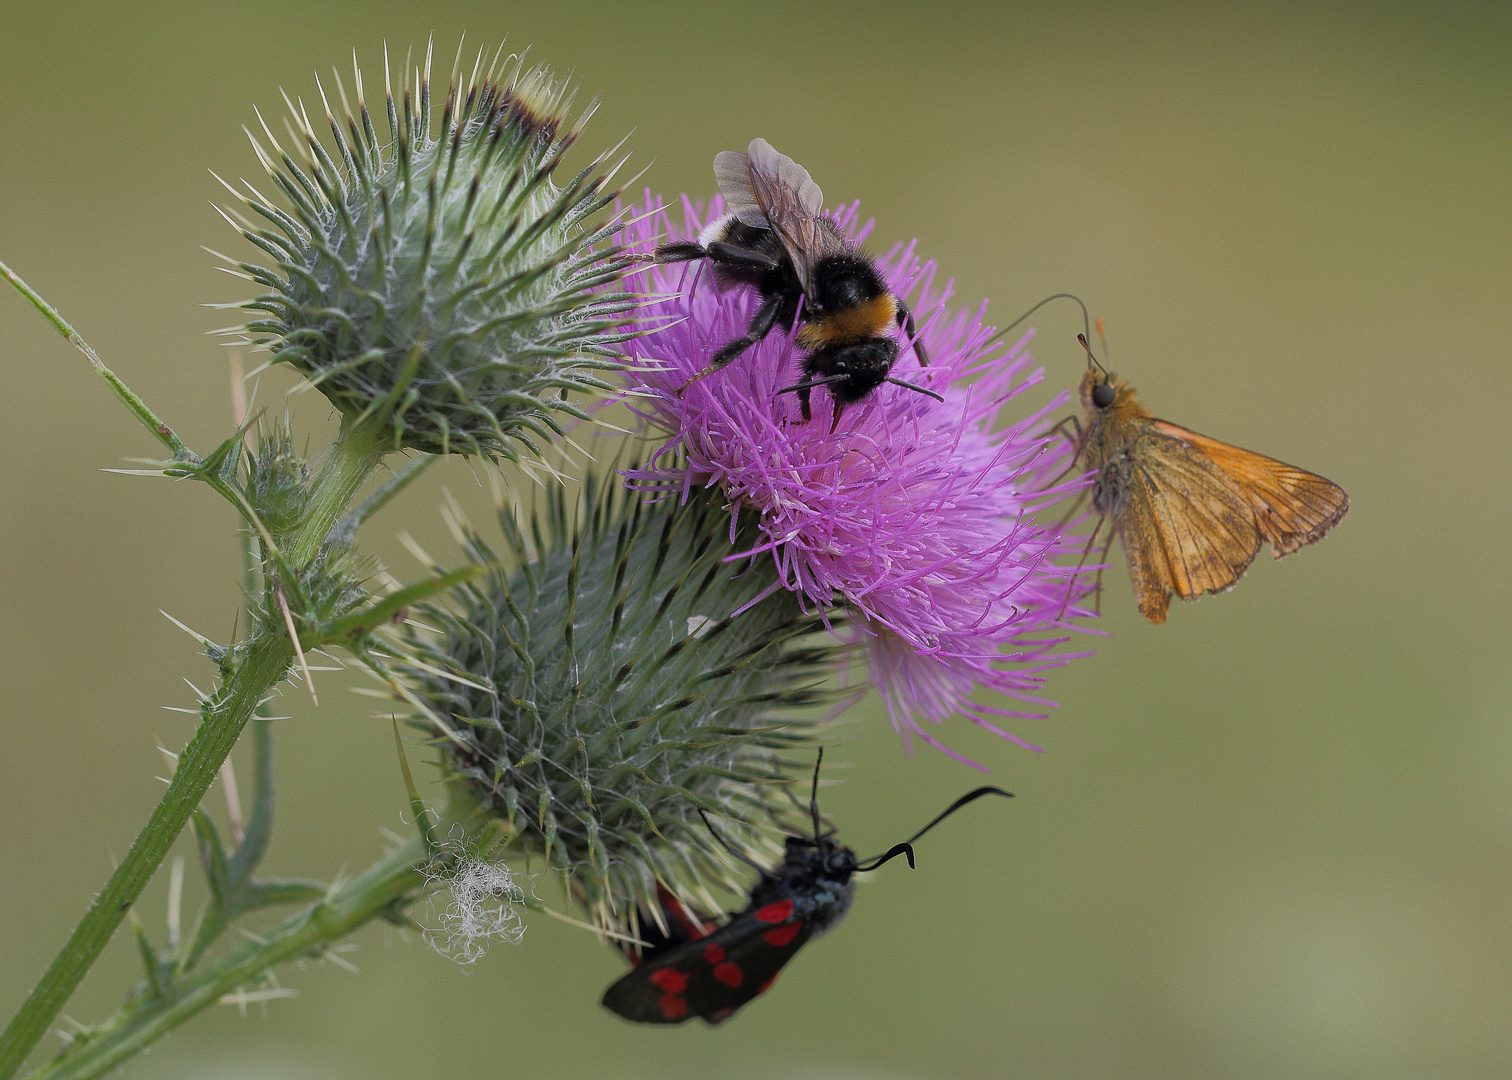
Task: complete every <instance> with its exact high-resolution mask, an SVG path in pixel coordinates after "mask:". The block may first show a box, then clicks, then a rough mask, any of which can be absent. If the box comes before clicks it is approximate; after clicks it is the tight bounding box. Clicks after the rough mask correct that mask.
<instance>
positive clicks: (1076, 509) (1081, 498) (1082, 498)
mask: <svg viewBox="0 0 1512 1080" xmlns="http://www.w3.org/2000/svg"><path fill="white" fill-rule="evenodd" d="M1086 501H1087V493H1086V491H1085V490H1084V491H1082V493H1081V494H1080V495H1078V496H1077V497H1076V501H1075V502H1073V503H1072V504H1071V509H1069V510H1067V511H1066V516H1065V517H1063V518H1061V519H1060V520H1059V521H1058V522H1056V523H1055V531H1056V532H1060V531H1061V530H1062V529H1064V528H1065V527H1066V526H1067V525H1068V524H1070V522H1071V519H1072V518H1074V517H1076V516H1077V515H1078V514H1080V513H1081V511H1082V504H1083V503H1085V502H1086Z"/></svg>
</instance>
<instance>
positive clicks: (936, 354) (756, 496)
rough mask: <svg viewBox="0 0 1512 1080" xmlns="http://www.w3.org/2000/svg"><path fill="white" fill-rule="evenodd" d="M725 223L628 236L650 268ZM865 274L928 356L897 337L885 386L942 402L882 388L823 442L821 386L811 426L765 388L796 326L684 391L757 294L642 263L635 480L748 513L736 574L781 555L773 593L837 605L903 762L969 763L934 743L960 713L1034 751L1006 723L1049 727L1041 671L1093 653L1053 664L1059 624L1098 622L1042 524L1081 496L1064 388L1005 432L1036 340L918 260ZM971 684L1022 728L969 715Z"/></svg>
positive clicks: (855, 226)
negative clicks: (649, 256) (1003, 327)
mask: <svg viewBox="0 0 1512 1080" xmlns="http://www.w3.org/2000/svg"><path fill="white" fill-rule="evenodd" d="M720 209H721V203H720V201H719V199H718V198H717V197H716V198H715V199H713V200H712V201H711V202H710V203H709V205H708V211H707V216H705V215H704V214H701V213H700V207H699V206H697V205H695V204H694V203H692V202H691V201H690V200H688V199H686V198H684V199H683V200H682V207H681V213H680V214H678V215H675V216H674V215H673V214H672V213H670V212H668V210H667V208H666V207H664V206H663V205H662V204H661V203H660V202H659V201H654V200H653V199H652V197H651V196H650V194H649V193H648V194H647V203H646V204H645V205H644V206H641V207H637V208H634V210H633V213H632V214H631V215H630V216H631V217H632V218H638V219H639V220H635V221H634V223H633V224H631V225H628V226H627V227H626V230H625V232H624V234H623V235H622V236H621V238H620V241H621V242H622V243H627V244H631V245H633V246H634V247H635V248H636V249H638V250H641V251H650V250H651V249H652V248H653V247H654V246H655V244H656V243H657V242H658V240H659V241H661V242H666V241H669V240H683V239H691V238H695V237H697V236H698V234H699V232H700V230H701V229H702V228H703V226H704V224H705V223H706V221H708V220H713V219H714V218H716V217H718V215H719V213H720ZM675 217H680V218H681V220H676V219H675ZM834 219H835V221H836V223H837V225H838V226H839V228H840V230H841V232H842V233H843V234H845V235H846V236H849V237H851V238H852V239H854V240H856V241H858V242H859V241H861V240H864V239H865V236H866V234H867V233H868V232H869V231H870V228H871V223H870V222H868V223H866V224H865V225H861V224H859V222H858V218H857V207H856V205H855V204H852V205H851V206H848V207H844V208H842V209H840V210H838V211H835V212H834ZM877 265H878V268H879V269H880V270H881V272H882V274H883V277H884V279H885V280H886V281H887V283H888V286H889V288H890V289H891V290H892V291H893V292H894V294H895V295H897V296H900V297H903V298H904V299H906V300H907V301H908V303H909V304H910V306H911V307H912V308H913V311H914V315H915V318H916V320H917V322H918V326H919V332H920V336H921V338H922V339H923V342H924V345H925V347H926V350H927V352H928V355H929V357H930V359H931V363H930V365H929V366H928V367H924V366H921V365H920V363H919V360H918V356H917V354H916V353H915V352H914V351H913V350H912V349H911V348H910V347H909V346H908V343H907V342H906V341H903V340H900V345H901V346H902V352H901V354H900V356H899V360H898V363H897V365H896V366H895V367H894V368H893V370H892V375H893V376H894V377H896V378H898V379H901V380H903V381H906V382H909V383H913V384H915V385H918V386H921V387H926V388H928V389H929V390H931V391H933V392H934V393H936V394H939V395H941V396H942V397H944V399H945V400H944V402H943V403H942V402H940V401H937V400H935V399H934V398H932V397H930V396H927V395H925V394H921V393H917V392H914V391H912V390H910V389H908V388H907V387H903V386H898V385H894V384H884V385H882V386H880V387H878V389H877V390H876V391H875V392H873V393H872V394H871V395H870V396H869V397H867V398H866V399H865V400H863V401H861V402H859V403H857V404H854V405H851V406H850V407H849V408H847V409H846V410H845V411H844V412H843V413H842V414H841V416H840V418H839V422H838V426H837V427H836V428H835V430H834V431H833V432H831V430H830V416H831V408H830V398H829V393H828V390H827V389H826V388H824V387H818V388H816V389H815V391H814V402H813V404H814V419H813V420H812V421H810V422H808V423H804V422H803V421H802V419H801V417H800V414H799V406H798V402H797V401H796V400H795V398H796V395H794V394H791V393H786V394H782V393H779V391H780V390H782V389H783V388H784V387H787V386H791V385H793V384H794V383H796V382H798V381H800V380H801V379H802V373H801V367H802V361H803V352H802V350H801V349H800V348H799V347H798V346H797V344H796V341H795V338H796V330H797V327H796V326H792V327H777V328H774V329H773V331H772V332H771V333H770V334H768V335H767V337H766V338H765V339H764V340H763V341H761V342H759V343H758V344H756V345H754V346H752V347H751V348H750V349H748V350H747V351H746V352H745V353H744V354H743V355H741V356H740V357H738V358H737V359H736V360H735V361H734V362H733V363H731V364H730V365H729V366H727V367H725V368H723V369H721V370H719V371H717V372H714V373H712V374H710V375H708V376H707V377H706V378H703V379H700V380H699V381H697V382H694V383H692V385H689V386H687V387H686V389H684V390H682V392H681V393H679V388H680V387H683V386H684V384H686V383H687V382H688V380H689V379H691V378H692V377H693V376H694V375H695V374H696V373H697V372H699V371H700V370H702V369H703V368H704V367H705V365H706V364H707V363H708V362H709V358H710V357H711V356H712V355H713V353H714V352H715V351H716V350H717V349H718V348H719V347H720V346H721V345H723V344H725V343H726V342H728V341H730V340H732V339H734V338H738V337H740V336H741V335H742V334H743V333H744V332H745V329H746V324H747V322H748V321H749V320H750V318H751V316H752V314H753V313H754V312H755V309H756V307H757V305H758V304H759V302H760V297H759V296H758V294H757V293H756V292H755V290H753V289H751V288H748V287H745V286H736V287H733V288H729V289H726V290H721V289H719V288H718V287H717V286H716V284H715V282H714V278H713V274H712V273H711V271H710V268H709V266H708V264H707V263H706V262H691V263H681V264H674V265H669V266H654V267H650V268H648V270H647V271H646V272H645V275H643V276H642V278H641V280H638V281H636V282H635V283H634V284H635V287H637V288H639V289H642V290H645V291H647V292H652V293H655V294H658V295H660V296H662V297H663V300H662V302H661V303H660V304H659V305H656V306H653V307H652V309H651V310H652V311H655V312H658V313H659V317H660V318H661V319H662V320H663V322H662V325H661V327H660V328H659V329H657V330H656V331H655V332H653V333H651V334H650V335H648V336H646V337H645V338H642V339H640V340H638V341H636V342H634V343H633V344H632V345H631V347H630V350H631V355H632V356H633V358H634V361H635V363H634V366H633V368H632V380H633V382H634V384H635V385H634V392H635V395H636V396H634V397H632V398H630V399H629V400H630V404H631V406H632V407H633V408H635V409H636V410H637V411H638V412H639V413H640V414H641V415H642V416H644V417H645V418H646V419H648V420H650V421H652V422H653V423H655V424H656V425H658V426H661V427H664V428H666V429H668V430H669V431H671V432H672V433H673V434H674V437H673V438H672V439H671V440H669V441H668V442H667V444H666V445H665V446H663V447H662V448H661V450H660V451H659V452H658V453H657V454H656V455H654V456H653V457H652V459H651V461H650V462H649V463H648V464H647V466H646V467H644V468H641V469H638V470H634V471H633V472H632V473H631V474H630V479H631V481H632V482H633V483H636V484H638V485H640V486H660V487H663V488H673V489H678V490H680V491H681V492H686V491H687V490H689V489H691V488H692V487H694V486H712V485H715V484H717V485H719V486H720V487H721V488H722V489H723V491H724V493H725V495H726V497H727V499H728V501H729V504H730V506H731V507H732V508H749V509H751V510H754V511H756V512H757V513H758V514H759V515H760V522H761V530H762V533H763V535H764V537H765V541H764V543H763V544H761V545H760V546H758V547H756V548H754V549H751V550H748V551H745V552H741V553H738V555H736V556H732V558H750V557H756V558H768V559H771V560H773V562H774V563H775V565H776V567H777V571H778V582H777V585H775V586H774V588H778V587H780V588H787V589H790V590H793V591H795V592H797V593H799V594H800V595H802V596H803V597H804V598H805V599H806V600H808V601H809V602H812V603H813V604H815V605H816V606H820V607H824V606H828V605H830V604H832V603H835V602H843V603H844V604H845V605H846V606H847V607H848V608H849V609H850V611H851V613H852V614H853V616H854V626H855V628H856V629H855V632H856V633H857V634H859V635H861V637H862V639H863V640H862V642H861V643H862V644H863V645H864V646H865V651H866V656H867V662H868V665H869V671H870V677H871V682H872V683H873V685H875V686H876V687H877V689H878V691H879V693H880V694H881V696H882V699H883V701H884V702H885V704H886V707H887V711H888V715H889V716H890V718H891V720H892V724H893V727H894V728H895V729H896V730H897V731H898V732H899V733H900V734H901V735H902V737H903V741H904V745H905V748H906V749H908V750H909V751H911V750H912V745H913V740H914V739H915V738H918V739H921V740H923V741H924V742H926V743H928V744H930V745H931V746H934V747H937V748H938V749H940V750H942V751H943V752H945V753H947V754H949V755H950V756H951V757H954V758H956V759H957V760H960V761H963V762H965V763H967V764H970V765H972V766H973V767H976V768H983V766H981V765H979V764H977V763H976V762H974V761H971V760H970V759H968V758H966V757H965V756H963V755H961V754H959V753H957V752H955V751H954V750H951V749H950V748H948V747H947V746H945V745H944V743H943V742H941V741H940V740H939V739H938V738H937V737H936V736H935V735H934V734H933V733H932V732H931V730H930V728H931V727H933V726H934V725H936V724H939V723H940V722H942V721H944V720H946V719H949V718H950V717H951V716H954V715H957V714H962V715H965V716H967V717H968V718H970V719H971V720H972V721H973V722H975V723H976V724H978V725H980V726H982V727H984V728H986V729H987V730H989V731H992V732H994V733H996V734H999V735H1002V736H1004V737H1006V738H1008V739H1011V740H1012V741H1014V742H1015V743H1018V744H1019V745H1021V746H1025V747H1028V748H1030V749H1038V747H1033V746H1030V744H1029V743H1027V742H1025V741H1024V740H1023V739H1021V738H1019V737H1018V736H1017V735H1014V734H1010V733H1009V732H1008V731H1006V730H1004V729H1003V728H1002V726H1001V725H1000V723H999V721H1001V720H1004V719H1006V718H1036V719H1042V718H1043V717H1044V713H1043V712H1042V711H1038V710H1042V709H1043V708H1044V707H1046V706H1050V705H1052V704H1053V702H1050V701H1047V700H1046V699H1045V698H1044V697H1043V696H1042V688H1043V683H1044V680H1045V673H1046V671H1047V670H1048V669H1049V668H1052V667H1056V666H1058V665H1060V664H1064V663H1066V662H1067V661H1068V660H1070V659H1072V658H1074V656H1078V655H1086V654H1085V653H1077V654H1068V653H1057V652H1055V651H1054V650H1055V647H1056V646H1058V645H1060V644H1062V643H1064V642H1065V641H1066V640H1067V638H1068V635H1069V633H1070V632H1071V630H1072V629H1073V628H1072V627H1071V625H1070V623H1069V622H1068V621H1067V620H1068V619H1070V618H1072V617H1074V616H1080V615H1087V614H1090V613H1089V612H1088V611H1086V610H1085V609H1084V608H1083V607H1081V606H1079V605H1078V603H1077V599H1078V597H1079V596H1080V595H1081V594H1082V593H1084V592H1085V591H1086V589H1085V586H1084V585H1082V584H1081V583H1080V579H1078V578H1074V577H1073V576H1072V575H1071V573H1070V571H1068V570H1067V569H1065V568H1063V567H1062V568H1058V567H1057V566H1056V565H1055V564H1054V562H1053V557H1055V556H1058V555H1063V554H1066V553H1067V552H1070V553H1071V554H1072V556H1073V558H1074V557H1075V556H1076V555H1079V554H1080V553H1081V543H1080V541H1078V540H1076V539H1075V538H1071V539H1068V538H1067V537H1066V535H1065V534H1064V532H1063V531H1061V530H1060V529H1058V528H1057V527H1056V526H1055V525H1054V524H1053V523H1051V524H1047V523H1045V522H1042V521H1040V520H1038V518H1037V517H1036V514H1037V513H1038V512H1040V511H1042V510H1044V509H1045V508H1046V507H1047V506H1048V505H1049V504H1050V503H1052V502H1054V501H1056V500H1059V499H1061V498H1064V497H1065V496H1066V494H1067V493H1070V492H1074V491H1075V490H1076V489H1077V488H1079V487H1081V486H1084V485H1086V484H1087V483H1089V482H1090V481H1089V480H1088V479H1087V478H1083V477H1078V476H1074V475H1073V474H1072V470H1070V466H1071V456H1070V444H1069V442H1068V441H1067V440H1066V439H1065V438H1064V437H1062V436H1060V435H1057V434H1054V433H1052V432H1051V431H1050V430H1049V428H1050V425H1049V423H1048V420H1047V417H1048V416H1049V414H1050V413H1051V412H1053V411H1054V410H1056V409H1059V408H1060V407H1061V406H1063V405H1065V404H1066V402H1067V400H1068V394H1066V393H1065V392H1062V393H1060V394H1059V395H1057V396H1055V397H1054V399H1053V400H1051V401H1050V402H1049V403H1047V404H1045V405H1043V406H1042V407H1040V408H1038V409H1035V410H1033V411H1032V412H1031V413H1030V414H1029V415H1028V416H1027V417H1024V418H1022V419H1019V420H1016V421H1013V422H1010V423H1007V424H1006V425H1005V426H999V424H1001V423H1002V422H1003V414H1004V411H1005V407H1007V406H1008V405H1009V404H1010V402H1013V401H1014V400H1015V399H1016V398H1018V397H1019V395H1021V394H1023V393H1024V392H1025V391H1026V390H1028V389H1029V388H1030V387H1032V386H1035V385H1036V384H1037V383H1039V382H1040V381H1042V379H1043V372H1042V371H1041V370H1038V369H1035V370H1031V369H1030V365H1031V364H1032V360H1031V358H1030V357H1029V355H1028V353H1027V352H1025V351H1024V347H1025V345H1026V344H1027V342H1028V339H1029V337H1030V336H1031V334H1025V335H1024V336H1023V338H1021V339H1020V340H1019V341H1018V342H1017V343H1016V344H1013V345H1011V346H1009V345H1006V344H1004V343H1000V342H998V341H997V340H996V338H995V336H994V328H993V327H991V326H988V325H986V324H985V323H984V322H983V321H982V319H983V316H984V315H985V313H986V305H985V303H984V304H983V305H982V306H981V307H980V308H978V309H977V310H976V311H953V310H952V309H951V308H950V306H949V299H950V293H951V284H950V283H946V284H945V285H944V286H943V287H937V286H936V276H937V274H936V266H935V264H934V262H933V261H921V260H920V259H919V257H918V256H917V255H916V254H915V251H914V245H913V244H908V245H906V246H905V245H898V246H895V247H894V248H893V249H892V250H890V251H888V252H887V253H886V254H885V255H883V256H882V257H881V258H879V259H878V260H877ZM900 338H901V332H900ZM1052 484H1054V485H1055V486H1053V487H1051V486H1050V485H1052ZM732 524H733V520H732ZM1068 600H1069V604H1068ZM978 687H981V688H986V689H988V690H993V691H996V692H998V693H1000V694H1003V695H1006V696H1007V697H1009V698H1011V699H1015V700H1016V701H1018V702H1021V703H1023V704H1024V705H1026V706H1031V707H1033V710H1034V711H1027V712H1026V711H1018V710H1006V709H1001V708H997V707H990V706H986V705H981V704H977V703H976V702H974V701H973V700H972V694H973V692H974V691H975V690H976V689H977V688H978Z"/></svg>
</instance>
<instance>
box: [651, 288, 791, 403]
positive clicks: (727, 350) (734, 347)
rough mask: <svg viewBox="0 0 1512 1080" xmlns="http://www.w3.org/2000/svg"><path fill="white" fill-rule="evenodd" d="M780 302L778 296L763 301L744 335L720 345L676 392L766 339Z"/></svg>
mask: <svg viewBox="0 0 1512 1080" xmlns="http://www.w3.org/2000/svg"><path fill="white" fill-rule="evenodd" d="M781 302H782V298H781V297H779V296H771V297H768V298H767V299H766V300H763V301H762V303H761V306H760V307H759V308H757V309H756V314H755V315H753V316H751V321H750V323H749V324H748V325H747V326H746V332H745V335H744V336H743V337H738V338H736V339H735V340H734V341H732V342H730V343H729V344H727V345H721V346H720V348H719V351H718V352H716V353H715V354H714V357H713V359H711V360H710V361H709V363H708V366H707V367H705V368H704V369H703V370H702V371H700V372H698V373H697V374H696V375H694V376H693V377H692V378H691V379H689V380H688V381H687V382H685V383H683V384H682V385H681V386H679V387H678V388H677V392H678V393H679V394H681V393H682V392H683V391H684V390H686V389H687V388H688V387H690V386H692V385H693V384H694V383H696V382H697V381H698V380H699V379H702V378H704V377H705V376H707V375H712V374H714V372H716V371H718V370H719V369H720V368H722V367H724V366H725V365H726V364H728V363H729V362H730V361H731V360H734V359H735V358H736V357H737V356H739V355H740V354H741V353H743V352H745V351H746V350H747V349H749V348H750V347H751V346H752V345H754V344H756V343H757V342H758V341H760V340H761V339H762V338H764V337H766V336H767V333H768V332H769V331H770V330H771V329H772V326H773V324H774V323H776V321H777V305H778V304H779V303H781Z"/></svg>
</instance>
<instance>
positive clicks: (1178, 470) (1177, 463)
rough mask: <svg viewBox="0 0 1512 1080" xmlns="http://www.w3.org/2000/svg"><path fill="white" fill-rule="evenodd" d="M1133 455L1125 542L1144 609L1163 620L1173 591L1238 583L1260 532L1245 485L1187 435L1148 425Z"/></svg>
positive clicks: (1122, 525)
mask: <svg viewBox="0 0 1512 1080" xmlns="http://www.w3.org/2000/svg"><path fill="white" fill-rule="evenodd" d="M1133 458H1134V461H1133V468H1132V469H1130V471H1129V478H1128V492H1127V495H1126V502H1125V504H1124V506H1123V509H1122V513H1121V514H1120V520H1119V521H1118V531H1119V539H1120V540H1121V541H1122V543H1123V548H1124V556H1125V558H1127V559H1128V562H1129V576H1130V578H1132V579H1133V582H1134V593H1135V596H1136V598H1137V599H1138V600H1139V610H1140V613H1141V614H1142V615H1144V617H1145V618H1147V619H1149V620H1150V621H1151V622H1155V623H1161V622H1165V618H1166V610H1167V608H1168V607H1169V606H1170V594H1171V593H1173V592H1174V593H1175V594H1176V595H1178V596H1180V597H1181V598H1182V599H1183V600H1191V599H1194V598H1195V597H1197V596H1200V595H1202V594H1203V593H1210V592H1222V591H1224V590H1225V589H1228V588H1232V587H1233V585H1234V583H1235V582H1236V581H1238V580H1239V579H1240V578H1241V577H1243V576H1244V571H1245V570H1247V569H1248V568H1249V564H1250V563H1251V562H1253V561H1254V559H1255V554H1256V552H1258V551H1259V550H1260V530H1259V527H1258V525H1257V523H1256V521H1255V515H1254V512H1253V511H1252V510H1251V509H1250V505H1249V501H1248V500H1247V499H1246V498H1245V495H1244V493H1243V492H1242V491H1241V490H1240V489H1239V487H1238V485H1237V484H1235V482H1234V481H1233V480H1231V479H1230V478H1229V476H1228V474H1227V473H1225V472H1224V471H1223V470H1222V469H1220V468H1219V467H1218V466H1217V465H1216V464H1214V463H1213V462H1212V461H1211V460H1209V459H1208V458H1207V457H1206V456H1205V455H1204V454H1202V453H1201V452H1200V451H1198V450H1195V449H1193V448H1192V447H1191V446H1189V445H1187V444H1186V443H1185V442H1183V441H1182V440H1180V439H1177V438H1174V437H1171V436H1168V435H1164V434H1160V433H1157V432H1154V431H1150V430H1148V429H1147V430H1146V431H1145V433H1143V434H1142V435H1141V436H1140V437H1139V439H1138V440H1137V441H1136V443H1135V445H1134V448H1133Z"/></svg>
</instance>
